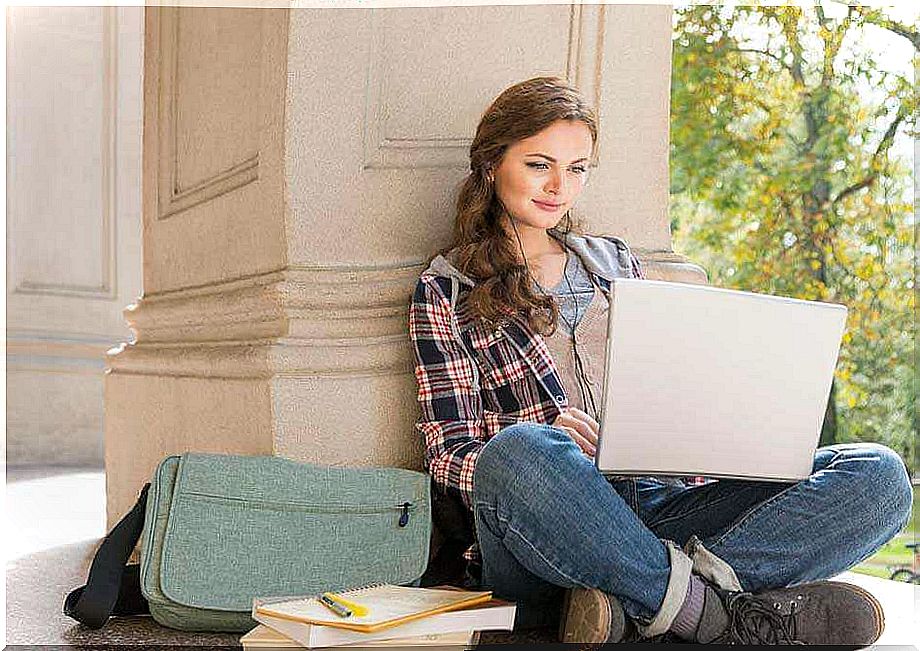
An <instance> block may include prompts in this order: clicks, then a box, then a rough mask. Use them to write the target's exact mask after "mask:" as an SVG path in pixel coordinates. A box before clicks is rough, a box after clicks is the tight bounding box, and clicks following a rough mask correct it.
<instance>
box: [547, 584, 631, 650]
mask: <svg viewBox="0 0 920 651" xmlns="http://www.w3.org/2000/svg"><path fill="white" fill-rule="evenodd" d="M575 590H579V591H586V589H585V588H574V589H571V590H566V593H565V598H564V600H563V605H562V620H561V621H560V624H559V641H560V642H565V643H581V644H589V643H603V642H607V641H608V636H609V635H610V634H611V633H612V631H611V625H612V623H613V613H612V612H611V610H610V609H611V605H610V602H609V601H608V600H607V599H605V598H603V597H594V599H596V600H597V602H595V603H590V604H588V606H589V607H587V608H585V607H582V608H581V612H578V613H576V615H577V617H578V619H577V620H573V618H572V612H571V611H572V606H573V603H572V602H573V598H572V594H573V593H574V592H575ZM586 596H587V595H582V598H585V597H586ZM614 637H617V639H616V640H611V641H612V642H614V641H615V642H618V641H619V639H620V638H621V637H622V632H620V635H619V636H614Z"/></svg>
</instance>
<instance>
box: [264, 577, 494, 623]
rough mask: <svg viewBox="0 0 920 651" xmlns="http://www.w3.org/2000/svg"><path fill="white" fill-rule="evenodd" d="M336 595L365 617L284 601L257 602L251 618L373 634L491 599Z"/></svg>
mask: <svg viewBox="0 0 920 651" xmlns="http://www.w3.org/2000/svg"><path fill="white" fill-rule="evenodd" d="M336 594H337V595H340V596H342V597H344V598H346V599H348V600H349V601H353V602H355V603H358V604H360V605H362V606H364V607H365V608H367V610H368V613H367V614H366V615H363V616H358V615H353V616H351V617H347V618H346V617H339V616H337V615H335V614H334V613H332V612H331V611H330V610H329V609H328V608H326V606H324V605H323V604H322V603H321V602H320V601H319V599H318V598H317V597H294V598H292V597H286V598H284V599H278V600H275V599H272V600H266V599H256V600H255V602H254V603H253V614H254V615H257V614H262V615H268V616H270V617H275V618H277V619H284V620H289V621H294V622H300V623H304V624H314V625H319V626H329V627H332V628H341V629H345V630H349V631H357V632H361V633H373V632H375V631H380V630H383V629H386V628H390V627H393V626H399V625H400V624H404V623H406V622H411V621H413V620H416V619H422V618H424V617H429V616H431V615H436V614H438V613H446V612H449V611H453V610H459V609H461V608H468V607H470V606H475V605H477V604H481V603H485V602H486V601H489V599H491V598H492V593H491V592H472V591H468V590H449V589H439V588H410V587H405V586H398V585H388V584H374V585H369V586H365V587H362V588H357V589H354V590H348V591H346V592H337V593H336ZM317 596H318V595H317Z"/></svg>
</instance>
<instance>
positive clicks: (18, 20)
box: [6, 7, 143, 467]
mask: <svg viewBox="0 0 920 651" xmlns="http://www.w3.org/2000/svg"><path fill="white" fill-rule="evenodd" d="M7 37H8V41H7V46H8V47H7V53H8V57H7V91H8V93H7V154H6V155H7V262H8V267H7V274H8V276H7V289H6V307H7V321H6V325H7V332H6V336H7V350H6V353H7V358H6V359H7V393H6V398H7V403H6V405H7V432H6V433H7V439H6V441H7V456H6V461H7V463H8V464H10V465H17V464H42V465H80V466H97V467H98V466H101V465H102V462H103V446H102V420H103V401H102V395H103V389H102V387H103V373H104V370H105V351H106V350H108V349H109V348H111V347H112V346H115V345H117V344H118V343H119V342H122V341H125V340H126V339H127V338H129V337H130V334H131V333H130V331H129V330H128V328H127V326H126V325H125V323H124V319H123V317H122V310H123V309H124V306H125V305H126V304H127V303H130V302H131V301H133V300H135V298H136V297H137V296H138V295H139V293H140V288H141V254H140V242H141V198H140V179H141V172H140V167H141V140H140V135H141V65H142V50H141V46H142V37H143V10H142V9H141V8H139V7H9V8H8V9H7Z"/></svg>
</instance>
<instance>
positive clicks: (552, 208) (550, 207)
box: [533, 199, 562, 212]
mask: <svg viewBox="0 0 920 651" xmlns="http://www.w3.org/2000/svg"><path fill="white" fill-rule="evenodd" d="M533 202H534V203H535V204H537V206H538V207H539V208H541V209H542V210H545V211H546V212H556V211H557V210H559V206H561V205H562V204H558V203H543V202H542V201H537V200H536V199H534V200H533Z"/></svg>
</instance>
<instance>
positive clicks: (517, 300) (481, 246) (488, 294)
mask: <svg viewBox="0 0 920 651" xmlns="http://www.w3.org/2000/svg"><path fill="white" fill-rule="evenodd" d="M557 120H569V121H573V122H575V121H580V122H584V123H585V124H586V125H587V126H588V129H589V130H590V132H591V141H592V152H591V165H592V166H593V165H594V164H595V163H596V151H597V130H598V126H597V115H596V113H595V111H594V109H593V108H592V107H591V106H590V105H589V104H588V102H587V101H586V100H585V98H584V97H583V96H582V94H581V93H580V92H579V91H578V90H577V89H575V88H574V87H572V86H570V85H569V84H568V83H567V82H566V81H565V80H563V79H560V78H559V77H535V78H533V79H528V80H526V81H522V82H520V83H518V84H515V85H514V86H511V87H509V88H507V89H505V90H504V91H503V92H502V93H501V94H500V95H499V96H498V97H496V98H495V100H494V101H493V102H492V104H491V105H490V106H489V108H487V109H486V111H485V113H483V115H482V118H481V119H480V121H479V126H478V127H477V128H476V136H475V138H473V143H472V144H471V145H470V174H469V176H467V178H466V179H464V181H463V182H462V184H461V186H460V192H459V195H458V197H457V216H456V219H455V220H454V231H453V238H452V241H451V243H450V244H449V245H448V246H447V247H445V248H443V249H441V250H440V251H438V252H436V253H435V254H434V255H432V256H431V258H430V259H429V262H430V261H431V259H434V258H435V257H436V256H437V255H439V254H441V255H447V254H448V253H450V254H451V261H452V263H453V264H454V266H456V267H457V269H459V270H460V271H461V272H462V273H464V274H466V275H467V276H470V277H471V278H472V279H473V280H474V281H475V282H476V286H475V287H474V288H473V289H472V291H471V292H470V294H469V297H468V299H467V301H468V306H469V309H470V311H471V313H472V314H473V315H474V316H475V317H477V318H479V319H481V320H482V321H483V322H484V323H485V324H486V325H488V326H491V327H494V326H497V325H498V324H500V323H501V322H502V321H503V320H504V319H505V318H507V317H509V316H515V315H516V316H518V317H519V318H521V319H523V320H524V321H525V322H526V323H527V324H528V325H529V326H530V327H531V328H532V329H533V330H534V331H536V332H539V333H540V334H544V335H546V334H552V332H553V331H554V330H555V328H556V320H557V317H558V308H557V306H556V302H555V301H554V300H553V299H552V298H551V297H550V296H545V295H543V294H538V293H537V292H535V291H534V289H533V286H532V284H531V282H532V278H531V276H530V272H529V270H528V267H527V265H526V263H525V261H523V260H522V259H521V251H520V249H519V243H518V242H517V241H515V240H513V239H512V238H510V237H509V236H508V232H507V231H506V230H505V229H504V228H503V227H502V223H501V220H507V219H508V217H507V215H503V210H502V207H501V204H500V203H499V200H498V197H497V196H496V193H495V186H494V182H493V181H492V180H491V179H490V175H489V172H490V171H491V170H495V169H496V168H497V167H498V165H499V163H501V160H502V157H503V156H504V154H505V151H506V150H507V149H508V147H509V146H510V145H512V144H514V143H515V142H517V141H519V140H523V139H524V138H529V137H530V136H533V135H536V134H537V133H539V132H540V131H542V130H543V129H545V128H546V127H548V126H550V125H551V124H552V123H553V122H555V121H557ZM570 212H571V211H569V212H567V213H566V214H565V216H564V217H563V218H562V220H560V222H561V223H564V227H565V230H566V232H569V231H574V232H581V227H580V225H579V224H578V223H577V220H576V219H575V218H574V216H573V215H571V214H570Z"/></svg>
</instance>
